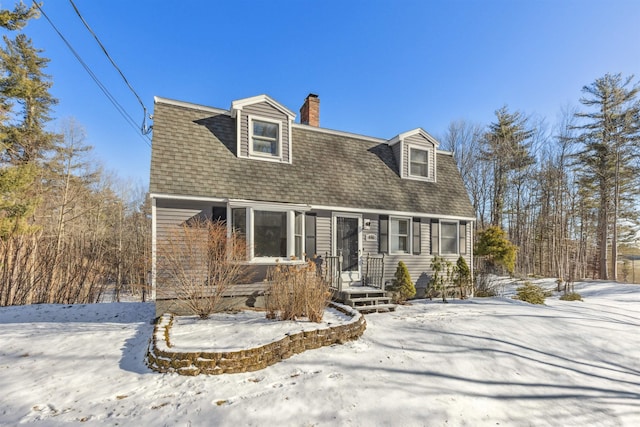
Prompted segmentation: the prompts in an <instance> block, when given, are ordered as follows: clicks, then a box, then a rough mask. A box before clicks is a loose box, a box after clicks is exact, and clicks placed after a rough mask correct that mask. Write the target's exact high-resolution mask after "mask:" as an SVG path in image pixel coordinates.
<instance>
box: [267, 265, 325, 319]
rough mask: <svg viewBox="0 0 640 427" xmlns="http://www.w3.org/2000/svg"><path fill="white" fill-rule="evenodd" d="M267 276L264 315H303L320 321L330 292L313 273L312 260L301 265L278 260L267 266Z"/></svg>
mask: <svg viewBox="0 0 640 427" xmlns="http://www.w3.org/2000/svg"><path fill="white" fill-rule="evenodd" d="M267 280H268V281H269V282H270V284H269V288H268V290H267V297H266V305H267V318H270V319H279V320H296V319H299V318H301V317H307V318H308V319H309V320H310V321H311V322H320V321H322V316H323V315H324V309H325V308H326V306H327V304H328V302H329V297H330V296H331V293H330V292H329V285H328V284H327V283H326V282H325V281H324V280H322V278H321V277H320V276H319V275H318V274H317V267H316V264H315V263H314V262H313V261H309V262H307V264H305V265H282V264H278V265H276V266H275V267H272V268H270V269H269V272H268V273H267Z"/></svg>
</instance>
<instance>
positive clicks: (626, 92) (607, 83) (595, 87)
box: [576, 74, 640, 279]
mask: <svg viewBox="0 0 640 427" xmlns="http://www.w3.org/2000/svg"><path fill="white" fill-rule="evenodd" d="M632 79H633V76H631V77H627V78H624V79H623V78H622V76H621V75H620V74H615V75H611V74H606V75H605V76H604V77H601V78H599V79H597V80H596V81H595V82H594V83H592V84H591V85H588V86H585V87H583V89H582V91H583V93H585V96H584V97H583V98H581V99H580V102H581V103H582V104H583V105H584V106H586V107H591V108H593V111H590V112H580V113H577V114H576V117H577V118H579V119H582V121H583V124H582V125H580V126H577V127H576V129H577V130H578V131H579V134H578V136H577V138H576V140H577V142H579V143H580V144H581V146H582V150H581V151H580V152H579V153H578V154H577V158H578V160H579V162H580V169H579V182H580V185H582V186H584V188H591V189H593V193H594V196H595V197H596V198H597V200H598V206H597V222H598V225H597V239H596V246H597V249H598V271H599V276H600V278H601V279H608V278H609V266H608V264H609V253H608V247H609V245H610V246H611V263H612V272H613V278H614V279H616V275H617V250H618V222H619V220H620V219H621V215H622V213H623V212H622V210H623V208H625V207H626V208H630V210H631V211H633V210H635V209H637V207H636V206H634V203H633V202H631V203H625V199H630V198H632V197H634V196H635V197H637V195H638V194H639V191H638V173H639V172H640V169H639V167H638V159H639V158H640V148H639V144H638V141H639V140H640V104H639V103H638V101H637V95H638V92H639V91H640V87H639V86H638V85H637V84H636V85H632V84H631V82H632Z"/></svg>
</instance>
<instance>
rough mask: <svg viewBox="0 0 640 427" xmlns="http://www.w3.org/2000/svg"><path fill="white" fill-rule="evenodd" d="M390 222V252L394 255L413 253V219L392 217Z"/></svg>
mask: <svg viewBox="0 0 640 427" xmlns="http://www.w3.org/2000/svg"><path fill="white" fill-rule="evenodd" d="M389 222H390V227H389V241H390V248H389V249H390V252H391V253H392V254H408V253H411V219H410V218H394V217H391V218H390V219H389Z"/></svg>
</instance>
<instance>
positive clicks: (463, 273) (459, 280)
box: [455, 255, 471, 298]
mask: <svg viewBox="0 0 640 427" xmlns="http://www.w3.org/2000/svg"><path fill="white" fill-rule="evenodd" d="M455 282H456V284H457V285H458V288H459V289H460V298H465V297H466V295H467V293H466V289H467V287H468V286H469V285H470V284H471V270H470V269H469V266H468V265H467V261H466V260H465V259H464V257H463V256H462V255H461V256H460V257H459V258H458V261H457V262H456V268H455Z"/></svg>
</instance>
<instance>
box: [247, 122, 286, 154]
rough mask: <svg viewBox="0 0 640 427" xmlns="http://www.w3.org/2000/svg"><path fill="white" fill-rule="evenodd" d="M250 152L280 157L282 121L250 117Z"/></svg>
mask: <svg viewBox="0 0 640 427" xmlns="http://www.w3.org/2000/svg"><path fill="white" fill-rule="evenodd" d="M249 132H250V133H251V143H250V145H249V149H250V153H251V155H254V156H261V157H276V158H277V157H280V151H281V150H280V147H281V143H280V122H278V121H272V120H267V119H257V118H250V120H249Z"/></svg>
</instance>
